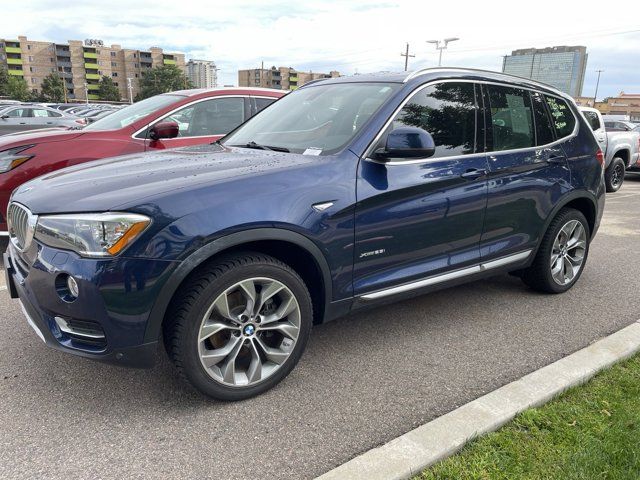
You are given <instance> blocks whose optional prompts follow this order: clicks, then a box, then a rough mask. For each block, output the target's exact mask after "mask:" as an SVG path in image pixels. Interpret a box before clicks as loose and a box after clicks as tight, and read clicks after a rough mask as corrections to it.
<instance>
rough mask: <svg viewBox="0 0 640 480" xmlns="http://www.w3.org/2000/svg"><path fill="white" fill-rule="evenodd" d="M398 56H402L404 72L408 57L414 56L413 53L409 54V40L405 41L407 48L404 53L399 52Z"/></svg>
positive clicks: (407, 64)
mask: <svg viewBox="0 0 640 480" xmlns="http://www.w3.org/2000/svg"><path fill="white" fill-rule="evenodd" d="M400 56H401V57H404V71H405V72H406V71H407V68H409V57H411V58H415V55H409V42H407V48H406V49H405V51H404V53H401V54H400Z"/></svg>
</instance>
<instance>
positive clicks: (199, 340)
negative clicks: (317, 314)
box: [164, 253, 313, 400]
mask: <svg viewBox="0 0 640 480" xmlns="http://www.w3.org/2000/svg"><path fill="white" fill-rule="evenodd" d="M312 323H313V307H312V304H311V298H310V296H309V292H308V290H307V287H306V285H305V283H304V281H303V280H302V279H301V278H300V276H299V275H298V274H297V273H296V272H295V271H294V270H293V269H292V268H291V267H289V266H288V265H286V264H284V263H282V262H281V261H279V260H277V259H275V258H273V257H270V256H268V255H264V254H261V253H244V254H236V255H233V256H228V257H224V258H220V259H217V260H214V261H212V262H210V263H209V264H208V265H206V266H204V267H202V268H200V270H199V271H198V273H197V275H194V276H193V277H192V278H191V280H190V281H189V282H188V283H187V284H186V285H185V286H184V287H183V288H182V289H181V290H180V292H179V293H178V295H177V298H176V299H175V300H174V301H173V302H172V306H171V309H170V311H169V313H168V315H167V320H166V323H165V325H164V339H165V346H166V348H167V351H168V353H169V355H170V357H171V359H172V360H173V363H174V364H175V366H176V367H177V369H178V372H179V373H180V374H181V375H182V376H183V377H184V378H185V379H186V380H187V381H189V382H190V383H191V384H192V385H193V386H194V387H196V388H197V389H198V390H200V391H201V392H203V393H204V394H206V395H209V396H211V397H213V398H216V399H219V400H242V399H245V398H249V397H252V396H254V395H258V394H260V393H262V392H264V391H266V390H268V389H269V388H271V387H273V386H274V385H276V384H277V383H278V382H280V381H281V380H282V379H283V378H284V377H286V376H287V375H288V374H289V372H291V370H293V368H294V367H295V365H296V364H297V363H298V360H299V359H300V357H301V356H302V352H303V351H304V348H305V346H306V343H307V340H308V338H309V333H310V332H311V325H312Z"/></svg>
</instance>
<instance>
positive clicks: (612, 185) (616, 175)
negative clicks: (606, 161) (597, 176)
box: [604, 157, 627, 193]
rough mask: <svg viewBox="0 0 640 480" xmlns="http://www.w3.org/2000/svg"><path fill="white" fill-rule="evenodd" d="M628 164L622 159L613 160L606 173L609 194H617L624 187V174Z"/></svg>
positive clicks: (605, 178) (605, 181) (605, 180)
mask: <svg viewBox="0 0 640 480" xmlns="http://www.w3.org/2000/svg"><path fill="white" fill-rule="evenodd" d="M626 167H627V166H626V164H625V163H624V160H623V159H621V158H620V157H615V158H614V159H613V160H611V165H609V168H607V170H606V171H605V172H604V183H605V186H606V187H607V192H608V193H613V192H617V191H618V190H620V187H622V183H623V182H624V173H625V170H626Z"/></svg>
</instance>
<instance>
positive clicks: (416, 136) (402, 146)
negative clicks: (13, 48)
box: [374, 127, 436, 161]
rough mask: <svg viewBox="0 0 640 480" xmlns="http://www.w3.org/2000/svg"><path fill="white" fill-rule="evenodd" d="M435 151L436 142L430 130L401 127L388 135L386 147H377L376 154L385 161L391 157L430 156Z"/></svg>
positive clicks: (414, 157)
mask: <svg viewBox="0 0 640 480" xmlns="http://www.w3.org/2000/svg"><path fill="white" fill-rule="evenodd" d="M435 151H436V144H435V142H434V141H433V137H432V136H431V134H430V133H429V132H426V131H425V130H423V129H422V128H418V127H400V128H396V129H395V130H392V131H391V132H390V133H389V135H387V143H386V145H385V147H384V148H379V149H377V150H376V151H375V152H374V156H375V158H376V159H379V160H384V161H386V160H389V159H391V158H407V159H416V158H429V157H431V156H432V155H433V154H434V153H435Z"/></svg>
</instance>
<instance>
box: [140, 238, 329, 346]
mask: <svg viewBox="0 0 640 480" xmlns="http://www.w3.org/2000/svg"><path fill="white" fill-rule="evenodd" d="M259 240H282V241H286V242H290V243H293V244H295V245H297V246H299V247H301V248H304V249H305V250H306V251H307V252H309V253H310V254H311V255H312V256H313V258H314V259H315V261H316V263H317V265H318V267H319V268H320V271H321V272H322V279H323V282H324V289H325V312H326V311H327V309H328V308H329V304H330V299H331V298H332V293H331V288H332V285H331V273H330V270H329V265H328V263H327V260H326V258H325V257H324V255H323V254H322V251H321V250H320V248H318V246H317V245H316V244H315V243H314V242H313V241H312V240H310V239H309V238H307V237H305V236H304V235H302V234H300V233H296V232H293V231H291V230H286V229H282V228H256V229H251V230H244V231H241V232H236V233H232V234H230V235H226V236H223V237H220V238H217V239H215V240H213V241H211V242H209V243H207V244H206V245H203V246H202V247H200V248H199V249H197V250H196V251H195V252H193V253H191V254H190V255H189V256H188V257H187V258H185V259H184V260H183V261H181V262H180V264H179V266H178V267H177V268H176V269H175V270H174V271H173V272H172V274H171V277H170V278H169V279H168V280H167V281H166V282H165V284H164V285H163V287H162V289H161V290H160V293H159V295H158V297H157V300H156V303H155V304H154V306H153V308H152V310H151V313H150V315H149V320H148V322H147V328H146V331H145V337H144V338H145V340H144V341H145V342H148V341H155V340H157V339H158V338H159V336H160V332H161V329H162V321H163V319H164V315H165V313H166V311H167V308H168V307H169V303H170V301H171V299H172V298H173V296H174V294H175V293H176V291H177V290H178V288H179V287H180V285H181V284H182V282H183V281H184V280H185V279H186V278H187V276H188V275H189V274H190V273H191V272H193V271H194V269H195V268H196V267H198V266H199V265H201V264H202V263H204V262H206V261H207V260H209V259H210V258H212V257H213V256H214V255H216V254H218V253H220V252H223V251H225V250H227V249H229V248H231V247H235V246H238V245H242V244H245V243H249V242H255V241H259Z"/></svg>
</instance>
